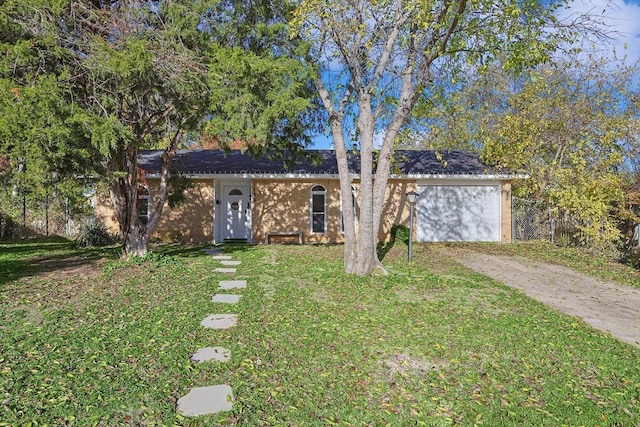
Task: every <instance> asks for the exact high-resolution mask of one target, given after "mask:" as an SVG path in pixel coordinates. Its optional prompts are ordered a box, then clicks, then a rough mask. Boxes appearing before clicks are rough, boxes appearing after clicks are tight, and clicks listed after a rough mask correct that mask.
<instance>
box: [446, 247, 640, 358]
mask: <svg viewBox="0 0 640 427" xmlns="http://www.w3.org/2000/svg"><path fill="white" fill-rule="evenodd" d="M450 255H451V256H452V257H453V258H455V259H456V260H458V261H459V262H460V263H461V264H463V265H465V266H466V267H468V268H471V269H473V270H475V271H477V272H479V273H482V274H485V275H487V276H489V277H492V278H493V279H495V280H497V281H499V282H502V283H504V284H506V285H509V286H511V287H514V288H517V289H520V290H522V291H523V292H525V293H526V294H527V295H529V296H531V297H533V298H535V299H537V300H538V301H540V302H542V303H544V304H548V305H550V306H552V307H554V308H556V309H557V310H560V311H562V312H564V313H567V314H570V315H573V316H577V317H580V318H582V319H584V321H585V322H586V323H588V324H589V325H591V326H593V327H594V328H597V329H599V330H601V331H605V332H608V333H610V334H611V335H613V336H614V337H616V338H618V339H620V340H622V341H624V342H627V343H629V344H632V345H635V346H640V290H639V289H635V288H631V287H628V286H623V285H619V284H616V283H612V282H605V281H601V280H598V279H595V278H593V277H590V276H587V275H584V274H582V273H579V272H577V271H575V270H572V269H570V268H567V267H563V266H559V265H553V264H546V263H538V262H532V261H529V260H526V259H524V258H519V257H507V256H500V255H488V254H483V253H479V252H475V251H471V250H463V249H456V250H455V252H451V253H450Z"/></svg>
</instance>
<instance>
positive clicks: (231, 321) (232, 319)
mask: <svg viewBox="0 0 640 427" xmlns="http://www.w3.org/2000/svg"><path fill="white" fill-rule="evenodd" d="M200 324H201V325H202V326H204V327H205V328H212V329H229V328H230V327H232V326H236V325H237V324H238V315H237V314H210V315H209V316H207V317H206V318H205V319H204V320H203V321H202V322H200Z"/></svg>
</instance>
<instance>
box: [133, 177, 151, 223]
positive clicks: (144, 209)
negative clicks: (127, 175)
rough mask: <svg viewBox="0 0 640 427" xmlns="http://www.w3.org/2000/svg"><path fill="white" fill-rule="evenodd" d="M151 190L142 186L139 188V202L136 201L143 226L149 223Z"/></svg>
mask: <svg viewBox="0 0 640 427" xmlns="http://www.w3.org/2000/svg"><path fill="white" fill-rule="evenodd" d="M149 204H150V203H149V189H148V188H147V187H144V186H142V185H139V186H138V200H136V208H137V209H138V218H140V222H141V223H143V224H147V223H148V222H149Z"/></svg>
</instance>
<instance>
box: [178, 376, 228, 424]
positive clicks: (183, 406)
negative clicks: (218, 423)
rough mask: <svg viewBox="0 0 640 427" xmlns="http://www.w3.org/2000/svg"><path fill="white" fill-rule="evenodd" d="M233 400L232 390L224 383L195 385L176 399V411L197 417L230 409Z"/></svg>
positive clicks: (186, 415)
mask: <svg viewBox="0 0 640 427" xmlns="http://www.w3.org/2000/svg"><path fill="white" fill-rule="evenodd" d="M233 400H234V399H233V390H231V387H229V386H228V385H226V384H221V385H212V386H208V387H195V388H192V389H191V390H190V391H189V393H187V394H186V395H185V396H183V397H181V398H180V399H178V412H181V413H182V415H183V416H185V417H197V416H199V415H210V414H216V413H218V412H222V411H230V410H231V409H233Z"/></svg>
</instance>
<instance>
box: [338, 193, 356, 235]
mask: <svg viewBox="0 0 640 427" xmlns="http://www.w3.org/2000/svg"><path fill="white" fill-rule="evenodd" d="M356 191H357V190H356V186H355V185H352V186H351V203H353V225H354V227H355V225H356V222H357V221H358V193H357V192H356ZM340 234H344V211H343V210H342V196H341V197H340Z"/></svg>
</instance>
